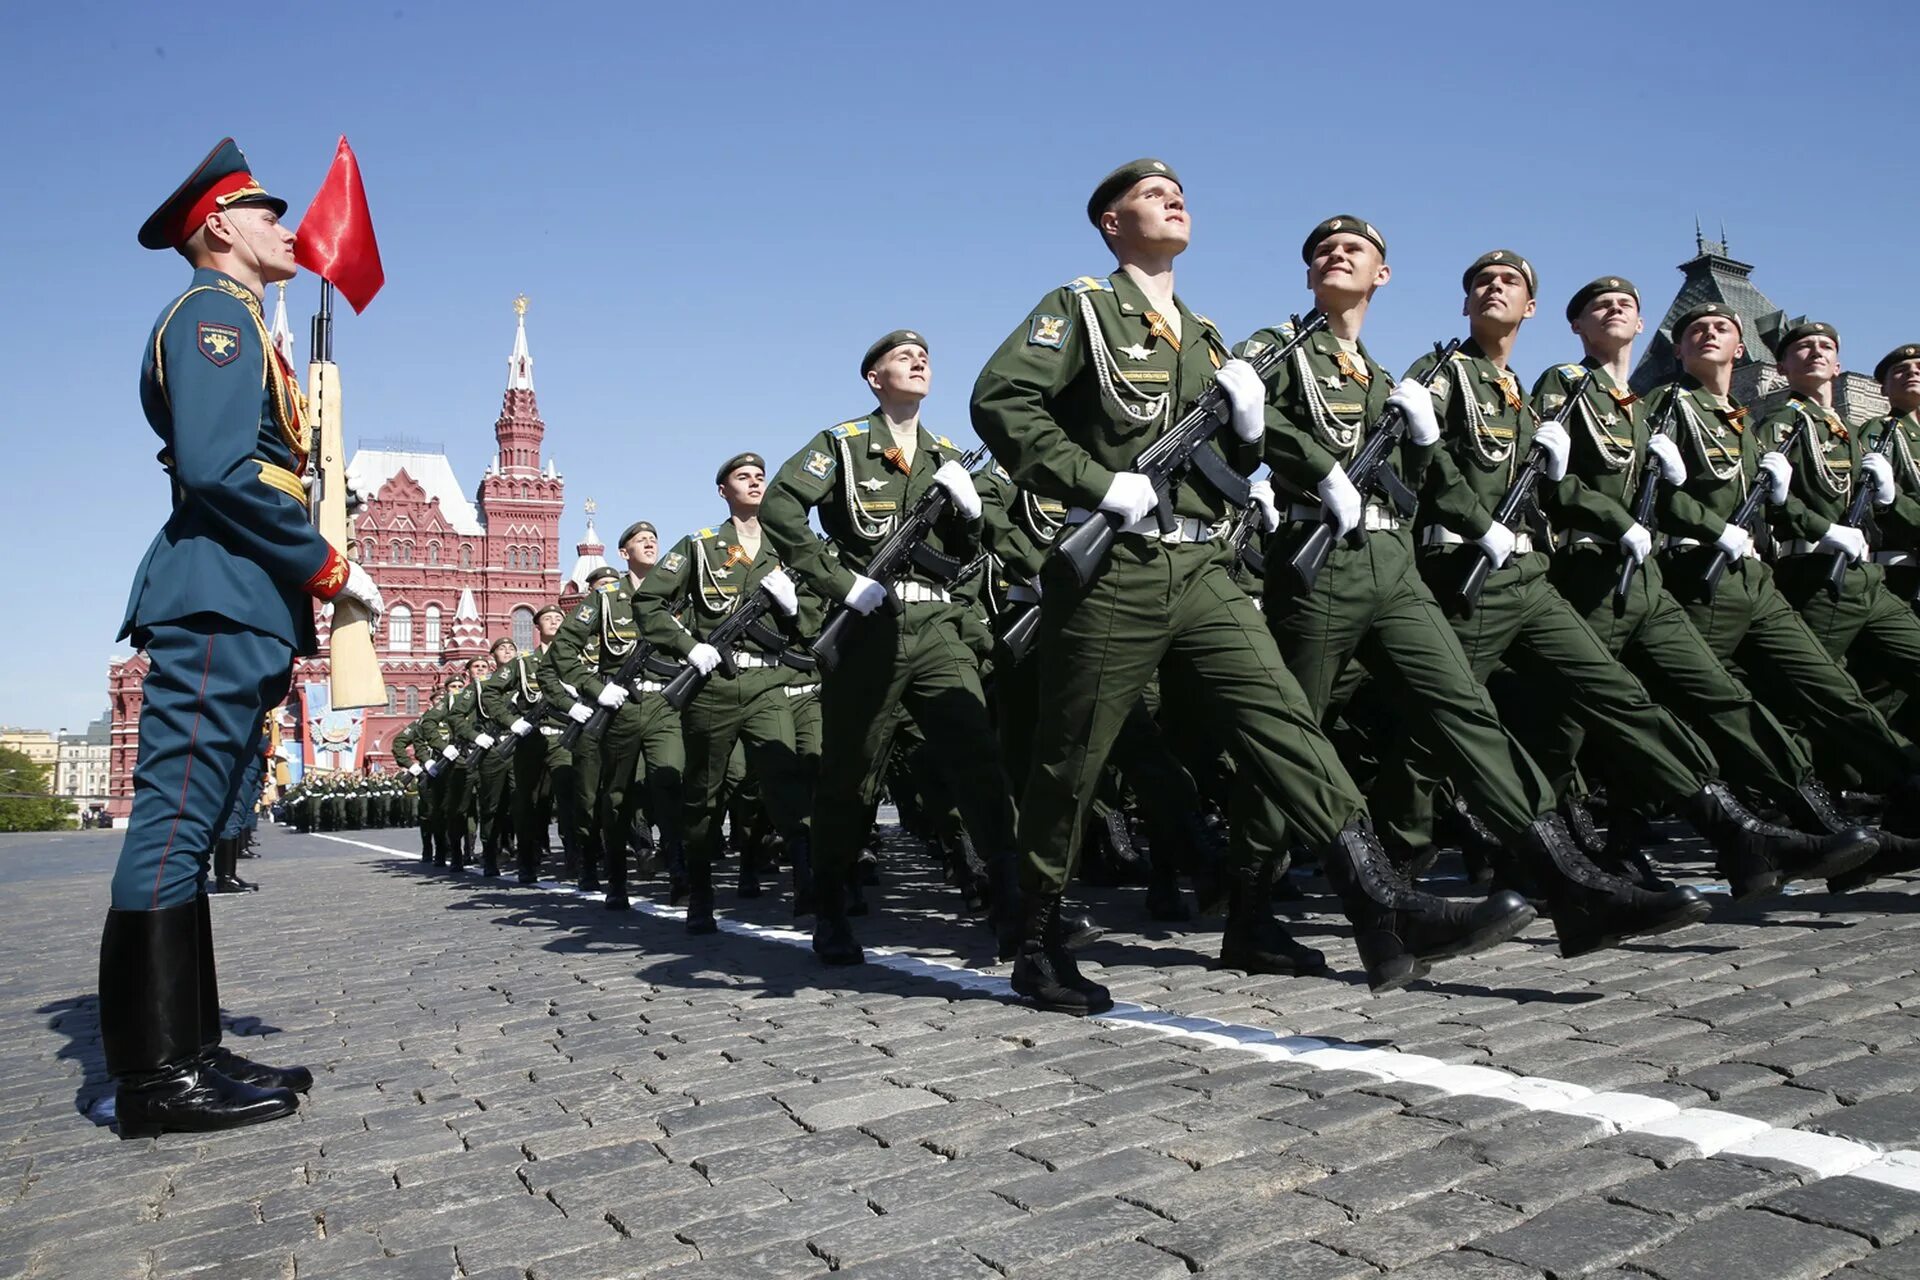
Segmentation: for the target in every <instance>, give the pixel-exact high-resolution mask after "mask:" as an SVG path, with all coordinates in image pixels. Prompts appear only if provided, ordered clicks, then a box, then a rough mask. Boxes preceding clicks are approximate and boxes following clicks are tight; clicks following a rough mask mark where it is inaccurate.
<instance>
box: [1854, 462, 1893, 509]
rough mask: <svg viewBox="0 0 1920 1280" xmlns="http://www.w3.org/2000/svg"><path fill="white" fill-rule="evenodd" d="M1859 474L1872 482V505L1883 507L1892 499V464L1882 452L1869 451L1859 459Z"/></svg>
mask: <svg viewBox="0 0 1920 1280" xmlns="http://www.w3.org/2000/svg"><path fill="white" fill-rule="evenodd" d="M1860 474H1862V475H1864V476H1866V477H1867V479H1869V480H1871V481H1872V482H1873V505H1874V506H1876V507H1884V506H1886V505H1887V504H1888V503H1890V502H1892V501H1893V498H1894V488H1893V464H1892V463H1891V462H1888V461H1887V455H1886V454H1884V453H1870V454H1868V455H1867V456H1866V457H1864V458H1862V459H1861V460H1860Z"/></svg>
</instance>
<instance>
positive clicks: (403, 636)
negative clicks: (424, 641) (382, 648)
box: [387, 604, 413, 653]
mask: <svg viewBox="0 0 1920 1280" xmlns="http://www.w3.org/2000/svg"><path fill="white" fill-rule="evenodd" d="M387 652H389V653H412V652H413V610H411V609H409V608H407V606H405V605H403V604H397V605H395V606H393V608H391V609H389V610H387Z"/></svg>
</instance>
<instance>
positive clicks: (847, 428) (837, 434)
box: [828, 418, 867, 440]
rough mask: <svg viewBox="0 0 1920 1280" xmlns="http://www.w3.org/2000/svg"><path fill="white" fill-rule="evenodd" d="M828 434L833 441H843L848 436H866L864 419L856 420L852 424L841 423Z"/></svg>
mask: <svg viewBox="0 0 1920 1280" xmlns="http://www.w3.org/2000/svg"><path fill="white" fill-rule="evenodd" d="M828 434H830V435H831V436H832V437H833V438H834V439H835V440H845V439H846V438H847V437H848V436H863V435H865V434H867V422H866V419H864V418H856V419H854V420H853V421H852V422H843V423H841V424H840V425H839V426H837V427H834V428H832V429H831V430H830V431H829V433H828Z"/></svg>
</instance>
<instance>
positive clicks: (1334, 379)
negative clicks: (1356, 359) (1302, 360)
mask: <svg viewBox="0 0 1920 1280" xmlns="http://www.w3.org/2000/svg"><path fill="white" fill-rule="evenodd" d="M1320 381H1322V382H1324V383H1326V384H1327V390H1329V391H1338V390H1339V389H1340V387H1341V385H1342V384H1343V383H1345V382H1346V379H1345V378H1343V377H1341V376H1340V375H1339V374H1337V373H1329V374H1327V375H1326V376H1325V377H1323V378H1321V379H1320Z"/></svg>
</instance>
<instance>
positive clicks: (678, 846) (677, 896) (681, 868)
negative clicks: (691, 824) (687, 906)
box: [660, 828, 687, 906]
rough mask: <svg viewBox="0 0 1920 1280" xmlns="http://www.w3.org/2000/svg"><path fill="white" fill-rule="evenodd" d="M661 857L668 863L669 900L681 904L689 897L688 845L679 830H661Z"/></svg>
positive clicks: (674, 903)
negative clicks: (681, 837) (683, 840)
mask: <svg viewBox="0 0 1920 1280" xmlns="http://www.w3.org/2000/svg"><path fill="white" fill-rule="evenodd" d="M660 858H661V860H662V861H663V862H665V863H666V864H667V901H668V902H669V903H672V904H673V905H674V906H679V905H680V904H681V903H682V902H684V901H685V900H686V897H687V847H686V845H685V843H683V842H682V841H681V839H680V833H679V832H678V831H669V830H666V829H664V828H663V829H662V830H661V832H660Z"/></svg>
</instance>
